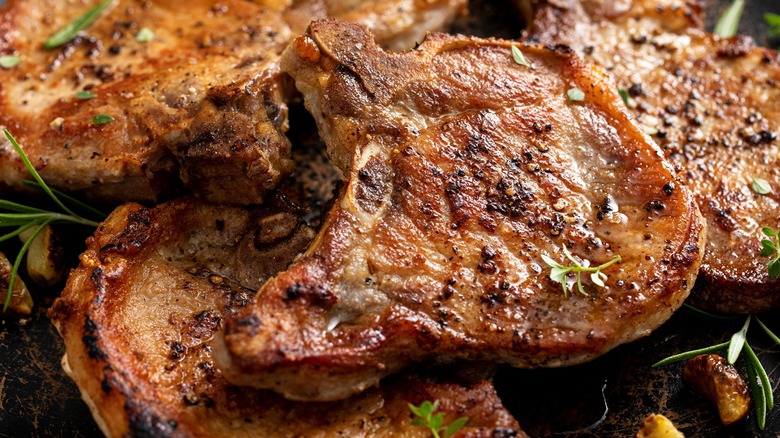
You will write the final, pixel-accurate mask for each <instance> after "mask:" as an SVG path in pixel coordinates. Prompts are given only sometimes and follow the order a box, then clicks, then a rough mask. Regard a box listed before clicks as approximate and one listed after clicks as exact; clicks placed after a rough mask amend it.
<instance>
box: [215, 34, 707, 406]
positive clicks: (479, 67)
mask: <svg viewBox="0 0 780 438" xmlns="http://www.w3.org/2000/svg"><path fill="white" fill-rule="evenodd" d="M511 44H512V43H511V42H508V41H499V40H482V39H477V38H467V37H452V36H446V35H442V34H432V35H429V36H428V37H427V38H426V40H425V41H423V42H422V44H421V45H420V46H419V47H417V48H416V49H415V50H412V51H409V52H406V53H388V52H384V51H382V50H381V49H380V48H379V47H377V45H376V44H374V42H373V38H372V36H371V34H370V33H369V31H368V30H367V29H366V28H365V27H362V26H359V25H354V24H350V23H346V22H340V21H318V22H315V23H313V24H312V25H311V27H310V32H309V34H308V35H307V36H303V37H299V38H298V39H296V40H295V41H294V43H293V44H292V45H291V46H290V48H288V49H287V51H286V52H285V53H284V55H283V58H282V65H283V68H284V70H285V71H287V72H289V73H290V74H291V75H292V76H293V77H294V79H295V81H296V85H297V87H298V89H299V90H301V91H302V92H303V94H304V98H305V103H306V106H307V108H308V109H309V110H310V112H312V114H313V115H314V116H315V119H316V120H317V122H318V127H319V131H320V133H321V135H322V136H323V138H324V140H325V142H326V143H327V145H328V152H329V154H330V156H331V158H332V159H333V161H334V162H335V163H336V164H337V165H338V166H339V167H340V168H341V169H342V170H343V171H344V174H345V175H346V178H347V179H346V181H345V185H344V187H343V190H342V191H341V193H340V195H339V197H338V199H337V200H336V201H335V205H334V208H333V209H332V210H331V211H330V213H329V215H328V217H327V219H326V221H325V223H324V226H323V228H322V229H321V231H320V232H319V234H318V235H317V237H316V238H315V240H314V243H313V244H312V246H311V247H310V248H309V249H308V250H307V252H306V254H305V255H304V256H303V257H302V258H300V259H299V260H298V261H297V262H296V263H294V264H293V265H292V266H291V267H290V268H289V269H287V270H286V271H284V272H281V273H280V274H278V275H277V276H276V277H274V278H272V279H271V280H269V282H267V283H266V284H265V286H264V287H263V288H262V289H261V290H260V291H259V292H258V297H262V299H257V300H254V301H253V302H252V303H250V304H249V305H248V306H247V307H246V308H245V309H242V310H241V311H239V312H238V314H237V317H236V318H231V319H230V320H228V321H227V322H226V324H225V330H224V336H223V337H222V338H216V339H215V344H214V345H215V355H216V358H217V362H218V364H219V365H220V367H221V369H222V370H223V372H225V373H226V376H227V378H228V379H229V380H231V381H233V382H234V383H237V384H242V385H251V386H257V387H263V388H271V389H274V390H275V391H278V392H280V393H282V394H284V395H285V396H286V397H289V398H293V399H310V400H329V399H338V398H343V397H346V396H348V395H350V394H352V393H355V392H358V391H361V390H363V389H365V388H367V387H369V386H370V385H373V384H375V383H376V382H377V381H379V380H380V379H381V378H382V377H383V376H386V375H388V374H390V373H394V372H397V371H399V370H401V369H403V368H404V367H406V366H409V365H410V364H413V363H433V362H445V363H446V362H452V361H455V360H461V359H465V360H475V359H487V360H491V361H498V362H503V363H508V364H510V365H513V366H517V367H534V366H548V367H552V366H562V365H569V364H575V363H579V362H583V361H586V360H589V359H592V358H594V357H596V356H598V355H600V354H603V353H605V352H606V351H608V350H609V349H611V348H613V347H615V346H616V345H619V344H621V343H624V342H628V341H631V340H633V339H636V338H638V337H640V336H644V335H646V334H648V333H649V332H650V331H651V330H653V329H654V328H656V327H657V326H658V325H660V324H661V323H662V322H664V321H665V320H666V319H667V318H668V317H669V316H670V315H671V314H672V312H674V310H675V309H677V308H678V306H680V305H681V304H682V301H683V300H684V299H685V297H686V296H687V295H688V291H689V288H690V287H691V286H692V284H693V279H694V276H695V273H696V271H697V269H698V265H699V262H700V250H699V245H700V243H701V241H700V239H701V234H702V225H701V222H700V216H699V213H698V211H697V209H696V206H695V203H694V201H693V198H692V195H691V194H690V192H689V191H688V190H687V189H685V188H683V187H681V186H680V184H679V183H678V182H677V181H676V180H675V176H674V172H673V170H672V169H671V167H670V166H669V165H668V164H667V163H666V162H665V161H663V159H662V155H661V152H660V150H659V149H658V148H657V147H656V146H655V145H654V144H652V143H651V142H650V141H649V139H648V137H647V136H646V135H645V134H644V133H643V131H642V129H641V128H640V127H638V126H637V125H635V124H634V123H633V122H632V121H631V119H630V117H629V115H628V113H627V112H626V111H625V108H624V105H623V102H622V101H621V100H620V98H619V97H618V94H617V92H616V90H615V87H614V84H613V82H611V81H610V80H608V79H607V76H606V75H605V74H604V73H603V72H601V71H600V70H598V69H594V68H590V67H586V66H585V65H583V64H582V63H581V62H580V61H579V60H578V58H577V57H576V56H574V55H573V54H571V53H568V52H567V51H565V50H549V49H545V48H543V47H541V46H533V45H529V46H523V47H522V48H521V49H522V53H524V54H525V59H526V60H527V62H528V63H529V64H530V66H531V67H525V66H522V65H519V64H518V63H516V62H514V61H513V57H512V52H511ZM575 89H576V90H575ZM577 90H579V91H580V92H582V93H583V95H584V98H583V100H581V101H577V100H571V99H569V98H568V97H567V94H568V93H571V94H573V95H574V96H575V97H576V95H577ZM562 247H565V248H566V249H567V250H568V251H570V252H571V253H572V254H573V255H574V257H578V258H579V260H580V262H582V263H585V262H584V259H587V260H589V263H590V264H591V265H592V266H595V265H600V264H602V263H605V262H608V261H610V260H612V259H613V258H614V257H616V256H620V257H621V260H622V262H621V263H620V264H615V265H612V266H610V267H609V268H606V269H605V270H604V272H603V273H604V274H607V276H608V279H607V280H606V281H605V282H604V287H603V288H601V287H597V285H595V284H594V283H593V282H592V281H591V279H590V277H589V276H588V274H583V275H582V284H583V288H584V289H585V292H586V294H580V293H578V292H576V290H577V288H576V286H574V290H575V292H572V293H569V294H568V296H564V293H563V290H562V287H561V285H560V284H558V283H555V282H554V281H553V280H552V279H551V278H550V276H549V274H550V272H551V270H550V267H549V266H547V265H546V264H545V262H544V261H543V258H542V256H544V255H547V256H549V257H550V258H553V259H555V260H557V261H558V262H560V263H561V264H564V265H567V264H568V263H569V262H568V261H566V259H565V257H564V251H563V250H562ZM574 280H575V277H574V276H570V277H568V278H567V282H569V283H571V282H573V281H574Z"/></svg>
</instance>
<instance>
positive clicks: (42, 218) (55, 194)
mask: <svg viewBox="0 0 780 438" xmlns="http://www.w3.org/2000/svg"><path fill="white" fill-rule="evenodd" d="M3 133H4V134H5V136H6V138H7V139H8V141H9V142H11V145H12V146H13V148H14V149H15V150H16V152H17V153H18V154H19V156H20V157H21V158H22V162H23V163H24V166H25V167H26V168H27V170H28V171H29V172H30V174H31V175H32V176H33V178H34V180H33V181H30V180H25V181H24V184H25V185H27V186H29V187H33V188H37V189H40V190H41V191H43V192H44V193H46V195H48V197H49V198H51V200H52V201H54V203H55V204H56V205H57V206H58V207H59V209H60V210H61V212H54V211H48V210H44V209H41V208H36V207H30V206H27V205H22V204H18V203H16V202H12V201H7V200H4V199H0V228H9V227H16V229H15V230H13V231H10V232H8V233H5V234H3V235H0V242H3V241H6V240H8V239H11V238H13V237H16V236H18V235H20V234H22V233H23V232H25V231H27V230H30V229H34V230H33V232H32V234H31V235H30V236H29V237H28V238H27V240H26V241H25V242H24V244H23V245H22V248H21V249H20V250H19V253H18V254H17V256H16V259H15V260H14V264H13V267H12V268H11V275H10V278H9V281H8V290H7V292H6V296H5V304H4V305H3V312H5V311H6V310H7V309H8V306H9V305H10V304H11V293H12V291H13V288H14V282H15V281H16V276H17V273H18V271H19V266H20V264H21V262H22V259H23V258H24V255H25V254H26V253H27V249H28V248H29V247H30V244H32V242H33V240H35V237H36V236H37V235H38V234H39V233H40V232H41V231H43V230H44V229H45V228H46V227H47V226H48V225H53V224H67V223H70V224H77V225H86V226H90V227H97V226H98V225H99V223H98V222H97V221H96V220H102V219H104V218H105V214H103V213H102V212H100V211H98V210H97V209H95V208H93V207H90V206H89V205H86V204H84V203H83V202H80V201H78V200H76V199H74V198H72V197H70V196H68V195H66V194H64V193H62V192H59V191H57V190H54V189H52V188H50V187H49V186H48V185H46V183H45V182H44V181H43V179H42V178H41V176H40V175H39V174H38V172H37V171H36V170H35V167H34V166H33V165H32V163H31V162H30V160H29V158H27V155H26V154H25V153H24V151H23V150H22V147H21V146H19V143H17V141H16V139H15V138H14V137H13V136H12V135H11V133H10V132H8V130H7V129H5V130H3ZM66 203H67V204H70V205H71V206H72V207H73V208H76V209H80V210H84V211H85V212H88V213H89V214H90V215H91V216H93V217H94V218H95V219H96V220H91V219H88V218H85V217H83V216H81V215H79V214H77V213H75V212H74V211H73V209H71V208H70V207H68V206H67V205H66Z"/></svg>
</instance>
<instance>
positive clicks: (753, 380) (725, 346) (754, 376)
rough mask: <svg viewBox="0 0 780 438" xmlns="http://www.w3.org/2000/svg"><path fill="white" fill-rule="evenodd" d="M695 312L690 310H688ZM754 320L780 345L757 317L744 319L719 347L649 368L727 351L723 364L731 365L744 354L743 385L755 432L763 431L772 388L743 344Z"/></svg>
mask: <svg viewBox="0 0 780 438" xmlns="http://www.w3.org/2000/svg"><path fill="white" fill-rule="evenodd" d="M689 307H690V308H692V309H695V308H694V307H692V306H689ZM701 314H703V315H706V314H707V312H704V311H701ZM753 319H755V321H756V323H757V324H758V325H759V326H760V327H761V328H762V329H763V330H764V332H765V333H766V334H767V335H769V337H770V338H772V340H773V341H774V342H775V343H776V344H778V345H780V338H778V337H777V335H775V334H774V333H773V332H772V331H771V330H769V328H768V327H767V326H766V325H765V324H764V323H763V322H761V320H760V319H758V317H757V316H754V315H748V316H747V318H746V319H745V323H744V324H743V325H742V329H740V330H739V331H738V332H736V333H734V334H733V335H732V336H731V339H729V340H728V341H727V342H723V343H721V344H716V345H712V346H709V347H705V348H699V349H697V350H690V351H686V352H684V353H679V354H675V355H673V356H669V357H667V358H665V359H662V360H660V361H658V362H656V363H654V364H653V365H652V367H653V368H657V367H661V366H664V365H668V364H670V363H674V362H679V361H682V360H687V359H691V358H694V357H696V356H698V355H700V354H707V353H716V352H718V351H723V350H727V357H726V360H727V361H728V363H730V364H732V365H733V364H734V363H735V362H736V361H737V359H738V358H739V355H740V353H742V352H744V353H745V370H746V371H747V376H748V378H747V383H748V386H749V387H750V395H751V396H752V398H753V404H754V407H755V413H756V423H757V424H758V427H759V429H761V430H764V428H765V427H766V414H767V411H769V410H772V409H773V408H774V406H775V399H774V394H773V393H772V384H771V382H770V381H769V375H768V374H767V372H766V369H764V366H763V364H761V361H760V360H759V359H758V356H756V353H755V352H754V351H753V348H752V347H751V346H750V344H749V343H748V341H747V331H748V327H749V326H750V322H751V320H753Z"/></svg>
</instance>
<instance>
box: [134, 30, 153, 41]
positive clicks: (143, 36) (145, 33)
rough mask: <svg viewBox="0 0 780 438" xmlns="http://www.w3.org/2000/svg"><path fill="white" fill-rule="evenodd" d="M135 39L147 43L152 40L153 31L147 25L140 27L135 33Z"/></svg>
mask: <svg viewBox="0 0 780 438" xmlns="http://www.w3.org/2000/svg"><path fill="white" fill-rule="evenodd" d="M135 40H136V41H138V42H139V43H148V42H150V41H152V40H154V32H153V31H152V29H149V28H148V27H142V28H141V30H139V31H138V33H137V34H135Z"/></svg>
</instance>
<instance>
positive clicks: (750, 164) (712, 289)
mask: <svg viewBox="0 0 780 438" xmlns="http://www.w3.org/2000/svg"><path fill="white" fill-rule="evenodd" d="M675 3H680V2H675V1H665V0H635V1H633V2H627V3H625V4H626V5H630V9H627V10H624V11H620V12H619V13H616V14H604V13H603V11H600V10H599V8H603V7H604V5H608V4H609V2H606V1H601V0H583V1H579V0H564V1H549V2H547V1H539V2H535V8H536V10H535V13H536V16H535V19H534V22H533V24H532V26H531V28H530V30H529V31H528V32H527V37H528V38H530V39H532V40H538V41H543V42H545V43H559V44H560V43H563V44H568V45H570V46H572V47H573V49H574V50H575V51H576V52H577V53H579V54H581V55H582V56H583V57H584V59H585V60H586V61H588V62H596V63H600V64H601V65H603V66H605V67H607V68H609V69H610V70H611V71H612V73H613V74H614V75H615V78H616V80H617V82H618V86H619V87H621V88H623V89H626V90H629V92H630V93H631V94H632V97H633V98H634V99H635V101H636V102H637V104H638V105H637V106H636V108H634V109H632V110H631V112H632V113H633V114H634V115H635V116H636V117H637V119H638V120H639V121H640V122H643V123H651V121H652V120H657V121H658V122H657V124H656V123H654V122H653V124H654V125H656V126H657V127H658V131H659V133H658V135H657V136H655V137H654V139H655V141H656V142H658V144H659V146H661V148H663V149H664V150H665V152H666V154H667V156H668V157H669V159H670V161H671V162H672V163H673V164H674V166H675V167H676V169H677V172H678V175H679V178H680V180H681V181H683V182H684V183H685V184H687V185H688V187H689V188H690V189H691V191H693V192H694V194H695V196H696V201H697V204H698V205H699V208H700V210H701V212H702V215H703V216H704V218H705V220H706V222H707V225H708V240H709V242H708V244H707V246H706V247H705V255H704V260H703V262H702V267H701V271H700V274H699V278H698V280H697V284H696V287H695V288H694V290H693V292H692V294H691V303H692V304H694V305H696V306H699V307H702V308H705V309H708V310H714V311H720V312H729V313H760V312H765V311H768V310H771V309H774V308H777V307H778V306H780V279H771V278H770V277H769V275H768V270H767V265H768V262H769V259H768V258H765V257H761V256H760V255H759V252H760V250H761V244H760V241H761V240H762V239H763V238H765V236H763V234H762V233H761V231H760V229H761V227H765V226H766V227H771V228H775V229H776V228H778V227H780V197H779V196H780V191H778V189H777V187H780V141H779V140H778V136H780V132H778V130H777V129H778V128H777V125H778V120H780V104H778V102H780V92H779V91H778V88H777V86H776V84H777V83H778V81H780V62H778V53H777V52H776V51H774V50H769V49H765V48H760V47H754V45H753V42H752V40H751V39H750V38H748V37H744V36H736V37H733V38H730V39H721V38H718V37H717V36H714V35H710V34H706V33H704V32H703V29H702V26H701V23H702V15H703V10H702V8H701V5H700V4H699V2H692V1H688V2H682V4H679V5H678V6H679V7H677V8H674V7H672V5H674V4H675ZM574 29H576V30H577V31H576V32H577V33H576V34H575V32H574ZM648 62H649V63H648ZM647 65H652V66H653V67H652V68H650V69H648V68H647ZM751 177H758V178H762V179H765V180H767V181H768V182H769V184H770V186H771V187H773V188H774V191H773V192H772V193H770V194H768V195H758V194H756V193H754V192H753V191H752V190H751V189H750V180H751Z"/></svg>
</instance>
